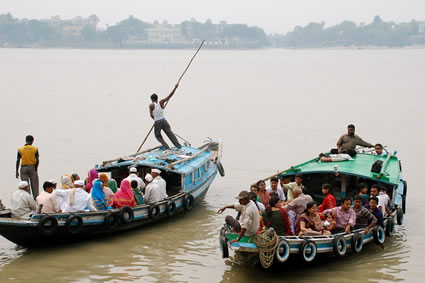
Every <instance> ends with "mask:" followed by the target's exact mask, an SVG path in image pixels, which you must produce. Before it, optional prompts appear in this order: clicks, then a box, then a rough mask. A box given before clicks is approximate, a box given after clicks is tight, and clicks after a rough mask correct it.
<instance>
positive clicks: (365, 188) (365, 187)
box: [359, 183, 367, 194]
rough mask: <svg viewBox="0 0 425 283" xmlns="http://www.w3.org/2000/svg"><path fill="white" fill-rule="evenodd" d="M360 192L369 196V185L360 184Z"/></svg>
mask: <svg viewBox="0 0 425 283" xmlns="http://www.w3.org/2000/svg"><path fill="white" fill-rule="evenodd" d="M359 191H360V193H362V194H367V184H366V183H360V184H359Z"/></svg>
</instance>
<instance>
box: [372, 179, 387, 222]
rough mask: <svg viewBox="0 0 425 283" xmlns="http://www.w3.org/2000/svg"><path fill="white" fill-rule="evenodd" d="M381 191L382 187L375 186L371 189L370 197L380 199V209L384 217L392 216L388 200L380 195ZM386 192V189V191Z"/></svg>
mask: <svg viewBox="0 0 425 283" xmlns="http://www.w3.org/2000/svg"><path fill="white" fill-rule="evenodd" d="M380 189H381V185H379V184H374V185H372V187H371V188H370V197H376V198H378V209H379V210H381V212H382V215H383V216H384V217H386V216H392V214H391V211H390V209H389V207H388V200H389V198H388V199H386V198H385V196H383V195H381V194H380V193H379V190H380ZM385 190H386V189H385Z"/></svg>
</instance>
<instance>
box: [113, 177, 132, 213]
mask: <svg viewBox="0 0 425 283" xmlns="http://www.w3.org/2000/svg"><path fill="white" fill-rule="evenodd" d="M135 205H136V201H135V200H134V196H133V190H132V189H131V187H130V182H129V181H128V180H125V179H124V180H122V181H121V187H120V189H119V190H118V192H116V193H115V196H114V201H113V203H112V206H113V207H115V208H120V207H123V206H135Z"/></svg>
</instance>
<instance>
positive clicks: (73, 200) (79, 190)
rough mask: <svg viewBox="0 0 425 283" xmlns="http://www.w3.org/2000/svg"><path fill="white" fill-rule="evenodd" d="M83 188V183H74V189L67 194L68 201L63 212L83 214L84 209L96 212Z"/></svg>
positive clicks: (79, 181) (78, 181)
mask: <svg viewBox="0 0 425 283" xmlns="http://www.w3.org/2000/svg"><path fill="white" fill-rule="evenodd" d="M83 187H84V181H81V180H77V181H75V182H74V188H73V189H72V190H71V193H70V194H69V201H68V203H66V204H65V208H64V210H63V212H84V211H86V209H88V210H90V211H96V208H95V207H94V205H93V200H92V198H91V196H90V194H89V193H87V192H86V191H85V190H84V189H83Z"/></svg>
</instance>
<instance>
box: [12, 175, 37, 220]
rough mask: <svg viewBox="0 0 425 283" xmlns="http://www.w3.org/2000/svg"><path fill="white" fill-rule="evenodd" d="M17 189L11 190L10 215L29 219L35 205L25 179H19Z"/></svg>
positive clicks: (35, 207) (34, 209)
mask: <svg viewBox="0 0 425 283" xmlns="http://www.w3.org/2000/svg"><path fill="white" fill-rule="evenodd" d="M18 188H19V189H18V190H17V191H15V192H13V194H12V199H11V205H10V206H11V208H10V210H11V212H12V217H14V218H21V219H29V218H30V216H31V214H34V213H35V211H36V209H37V206H36V204H35V200H34V198H33V197H32V196H31V195H30V187H29V185H28V182H27V181H21V182H19V185H18Z"/></svg>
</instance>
